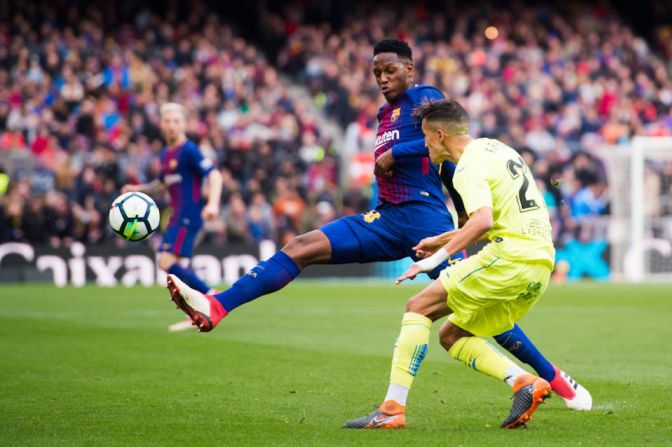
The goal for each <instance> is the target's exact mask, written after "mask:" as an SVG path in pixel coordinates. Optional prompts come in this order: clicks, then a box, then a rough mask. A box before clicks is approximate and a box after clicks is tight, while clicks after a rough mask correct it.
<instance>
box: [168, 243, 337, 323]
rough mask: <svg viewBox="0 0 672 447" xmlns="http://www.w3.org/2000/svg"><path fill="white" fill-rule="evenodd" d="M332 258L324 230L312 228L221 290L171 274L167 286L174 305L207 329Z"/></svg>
mask: <svg viewBox="0 0 672 447" xmlns="http://www.w3.org/2000/svg"><path fill="white" fill-rule="evenodd" d="M330 258H331V245H330V242H329V239H328V238H327V236H325V234H324V233H322V232H321V231H311V232H310V233H307V234H304V235H301V236H298V237H296V238H294V239H292V240H291V241H290V242H289V243H288V244H287V245H286V246H285V247H283V248H282V250H281V251H278V252H277V253H276V254H274V255H273V256H272V257H271V258H269V259H268V260H266V261H263V262H260V263H259V264H257V265H256V266H255V267H254V268H253V269H252V270H250V271H249V272H248V273H247V274H245V275H244V276H243V277H241V278H240V279H239V280H238V281H236V282H235V283H233V285H232V286H231V287H230V288H229V289H227V290H225V291H224V292H222V293H218V294H216V295H206V294H204V293H201V292H198V291H197V290H194V289H192V288H190V287H188V286H187V285H186V284H184V283H182V282H181V281H180V282H178V281H176V277H174V276H172V275H169V276H168V279H169V283H168V289H169V291H170V295H171V298H172V299H173V301H175V304H177V306H178V307H179V308H180V309H182V310H183V311H184V312H185V313H186V314H187V315H189V317H191V318H192V320H194V323H195V324H196V326H198V328H199V330H200V331H201V332H208V331H211V330H212V329H213V328H214V327H215V326H217V324H218V323H219V322H220V321H221V319H222V318H224V317H225V316H226V315H228V313H229V312H231V311H232V310H233V309H235V308H236V307H238V306H241V305H243V304H245V303H247V302H249V301H252V300H255V299H257V298H259V297H261V296H263V295H267V294H269V293H273V292H276V291H278V290H280V289H282V288H283V287H285V286H286V285H287V284H289V283H290V282H291V281H292V280H293V279H294V278H296V277H297V276H298V275H299V273H300V272H301V269H303V268H304V267H306V266H308V265H311V264H318V263H326V262H329V260H330ZM171 276H172V277H171Z"/></svg>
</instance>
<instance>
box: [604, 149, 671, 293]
mask: <svg viewBox="0 0 672 447" xmlns="http://www.w3.org/2000/svg"><path fill="white" fill-rule="evenodd" d="M599 155H600V156H601V158H602V160H603V161H604V163H605V165H606V168H607V176H608V184H609V194H610V204H611V215H610V217H609V219H608V230H607V239H608V241H609V245H610V259H611V261H610V262H611V269H612V275H613V278H614V279H616V280H626V281H631V282H641V281H672V137H635V138H634V139H633V140H632V142H631V144H630V145H627V146H608V147H603V148H602V149H600V151H599Z"/></svg>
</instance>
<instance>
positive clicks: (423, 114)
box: [413, 99, 469, 129]
mask: <svg viewBox="0 0 672 447" xmlns="http://www.w3.org/2000/svg"><path fill="white" fill-rule="evenodd" d="M413 116H414V117H415V118H416V119H417V120H419V121H423V120H426V121H428V122H439V121H441V122H444V123H446V124H449V125H460V126H466V128H467V129H469V114H468V113H467V111H466V110H464V107H462V104H460V103H459V102H457V101H455V100H454V99H439V100H436V101H426V102H424V103H422V104H420V106H418V108H416V109H415V110H414V111H413Z"/></svg>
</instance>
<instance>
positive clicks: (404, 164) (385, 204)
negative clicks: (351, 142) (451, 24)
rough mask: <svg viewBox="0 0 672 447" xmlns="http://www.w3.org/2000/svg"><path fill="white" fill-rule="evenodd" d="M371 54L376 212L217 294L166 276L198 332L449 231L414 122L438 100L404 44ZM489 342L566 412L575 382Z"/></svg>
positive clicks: (503, 338)
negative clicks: (322, 275) (541, 381)
mask: <svg viewBox="0 0 672 447" xmlns="http://www.w3.org/2000/svg"><path fill="white" fill-rule="evenodd" d="M373 55H374V57H373V67H372V71H373V75H374V76H375V78H376V82H377V84H378V86H379V88H380V91H381V93H382V94H383V96H384V97H385V100H386V101H387V104H385V105H384V106H383V107H381V109H380V111H379V112H378V122H379V127H378V134H377V137H376V147H375V155H376V167H375V175H376V183H377V186H378V191H379V200H378V206H377V207H376V208H375V209H374V210H372V211H369V212H368V213H366V214H363V215H355V216H347V217H342V218H340V219H338V220H336V221H334V222H331V223H329V224H327V225H325V226H323V227H322V228H320V229H319V230H315V231H311V232H309V233H306V234H303V235H300V236H298V237H296V238H294V239H292V240H291V241H290V242H289V243H288V244H287V245H285V246H284V247H283V248H282V250H281V251H279V252H277V253H276V254H275V255H274V256H273V257H271V258H270V259H268V260H267V261H264V262H261V263H259V264H258V265H257V266H256V267H254V268H253V269H252V270H251V271H250V272H249V273H248V274H246V275H245V276H243V277H242V278H241V279H240V280H238V281H237V282H235V283H234V284H233V285H232V286H231V288H229V289H228V290H226V291H225V292H223V293H220V294H216V295H207V294H204V293H202V292H200V291H197V290H193V288H191V287H189V286H188V285H187V284H184V283H183V281H181V280H180V279H179V278H177V277H175V276H172V275H169V276H168V289H169V291H170V294H171V297H172V299H173V301H175V303H176V304H177V305H178V307H180V308H181V309H182V310H183V311H184V312H185V313H186V314H187V315H189V316H190V317H191V318H192V319H193V320H194V322H195V323H196V325H197V326H198V327H199V329H200V330H201V331H202V332H207V331H210V330H212V329H213V328H214V327H215V326H216V325H217V324H218V323H219V322H220V321H221V320H222V318H224V317H225V316H227V315H228V314H229V313H230V312H231V311H232V310H233V309H235V308H236V307H238V306H240V305H242V304H244V303H247V302H249V301H252V300H254V299H256V298H259V297H260V296H263V295H266V294H269V293H272V292H275V291H277V290H279V289H281V288H283V287H285V286H286V285H287V284H288V283H289V282H290V281H292V280H293V279H294V278H295V277H296V276H297V275H298V274H299V273H300V272H301V270H302V269H303V268H305V267H306V266H309V265H312V264H345V263H352V262H359V263H368V262H376V261H392V260H397V259H402V258H405V257H407V256H408V257H411V258H413V259H414V260H417V258H416V253H415V252H414V251H413V249H412V247H414V246H415V245H416V244H417V243H418V242H419V241H421V240H422V239H425V238H428V237H431V236H434V235H438V234H440V233H441V232H446V231H450V230H453V229H454V228H455V226H454V224H453V220H452V217H451V215H450V213H449V212H448V210H447V208H446V205H445V201H444V196H443V192H442V189H441V176H440V173H439V169H438V167H437V166H436V165H434V164H432V163H431V162H430V159H429V152H428V149H427V148H426V147H425V143H424V138H423V133H422V129H421V125H420V122H418V121H417V119H414V118H413V116H412V113H413V111H414V109H416V108H417V107H418V106H419V105H420V104H422V103H423V102H424V101H431V100H436V99H441V98H443V95H442V94H441V92H440V91H439V90H437V89H436V88H434V87H431V86H428V85H415V84H414V81H413V76H414V67H413V59H412V52H411V48H410V47H409V46H408V44H407V43H406V42H403V41H399V40H383V41H380V42H378V43H377V44H376V45H375V47H374V50H373ZM440 171H441V173H442V174H446V175H445V177H449V176H450V173H452V172H453V171H454V165H452V164H443V165H442V166H441V170H440ZM447 183H449V184H448V185H447V186H451V185H450V182H447ZM451 195H452V198H453V201H454V202H457V203H458V211H463V207H462V205H461V200H460V199H459V196H458V195H457V194H456V193H455V194H451ZM446 266H447V262H444V263H442V264H441V265H440V266H438V267H437V268H436V269H435V270H433V271H431V272H428V273H427V274H428V276H429V277H430V278H433V279H434V278H436V277H437V276H438V274H439V272H440V271H441V270H443V269H444V268H446ZM495 339H496V340H497V342H499V343H500V344H501V345H502V346H503V347H505V348H506V349H509V350H510V351H511V353H512V354H513V355H515V356H516V357H517V358H518V359H520V360H521V361H523V362H525V363H528V364H530V365H531V366H532V367H533V368H534V369H535V370H536V371H537V372H538V373H539V374H540V375H541V377H543V378H545V379H546V380H548V381H549V382H550V383H551V385H552V386H553V389H554V390H555V391H556V392H557V393H558V394H560V395H561V396H562V397H563V398H565V399H566V402H567V405H568V406H569V407H570V408H571V407H572V405H574V406H576V401H575V400H574V397H575V395H576V392H575V389H576V388H575V387H574V382H572V381H571V379H569V378H568V377H567V378H565V377H564V374H563V373H562V372H560V371H559V370H558V369H557V368H556V367H555V366H553V365H552V364H551V363H550V362H549V361H548V360H546V359H545V358H544V357H543V356H542V355H541V353H540V352H539V351H538V350H537V349H536V347H535V346H534V345H533V344H532V342H531V341H530V340H529V339H528V338H527V336H526V335H525V334H524V333H523V331H522V330H521V329H520V327H519V326H517V325H516V326H515V327H514V328H513V329H512V330H510V331H507V332H506V333H504V334H501V335H499V336H498V337H496V338H495ZM396 391H399V390H396ZM390 392H392V393H394V392H395V390H390ZM577 409H578V408H577Z"/></svg>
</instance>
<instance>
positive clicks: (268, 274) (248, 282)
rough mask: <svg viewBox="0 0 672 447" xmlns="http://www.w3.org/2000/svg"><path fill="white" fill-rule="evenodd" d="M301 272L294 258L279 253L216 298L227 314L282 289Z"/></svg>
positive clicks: (257, 266)
mask: <svg viewBox="0 0 672 447" xmlns="http://www.w3.org/2000/svg"><path fill="white" fill-rule="evenodd" d="M300 272H301V270H299V267H297V265H296V264H295V263H294V261H292V258H290V257H289V256H287V255H286V254H285V253H284V252H282V251H279V252H277V253H276V254H274V255H273V256H272V257H271V258H270V259H269V260H268V261H263V262H260V263H259V264H257V265H256V266H255V267H254V268H253V269H252V270H250V271H249V272H248V273H247V274H246V275H245V276H243V277H242V278H240V279H239V280H238V281H236V282H235V283H234V284H233V285H232V286H231V287H230V288H229V289H227V290H225V291H224V292H222V293H218V294H217V295H215V298H216V299H217V301H219V302H220V303H222V306H224V309H226V310H227V312H231V311H232V310H233V309H235V308H236V307H238V306H240V305H242V304H245V303H247V302H248V301H252V300H254V299H257V298H259V297H260V296H262V295H266V294H269V293H273V292H275V291H276V290H280V289H282V288H283V287H285V286H286V285H287V284H289V283H290V282H291V281H292V280H293V279H294V278H296V277H297V276H298V274H299V273H300Z"/></svg>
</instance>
